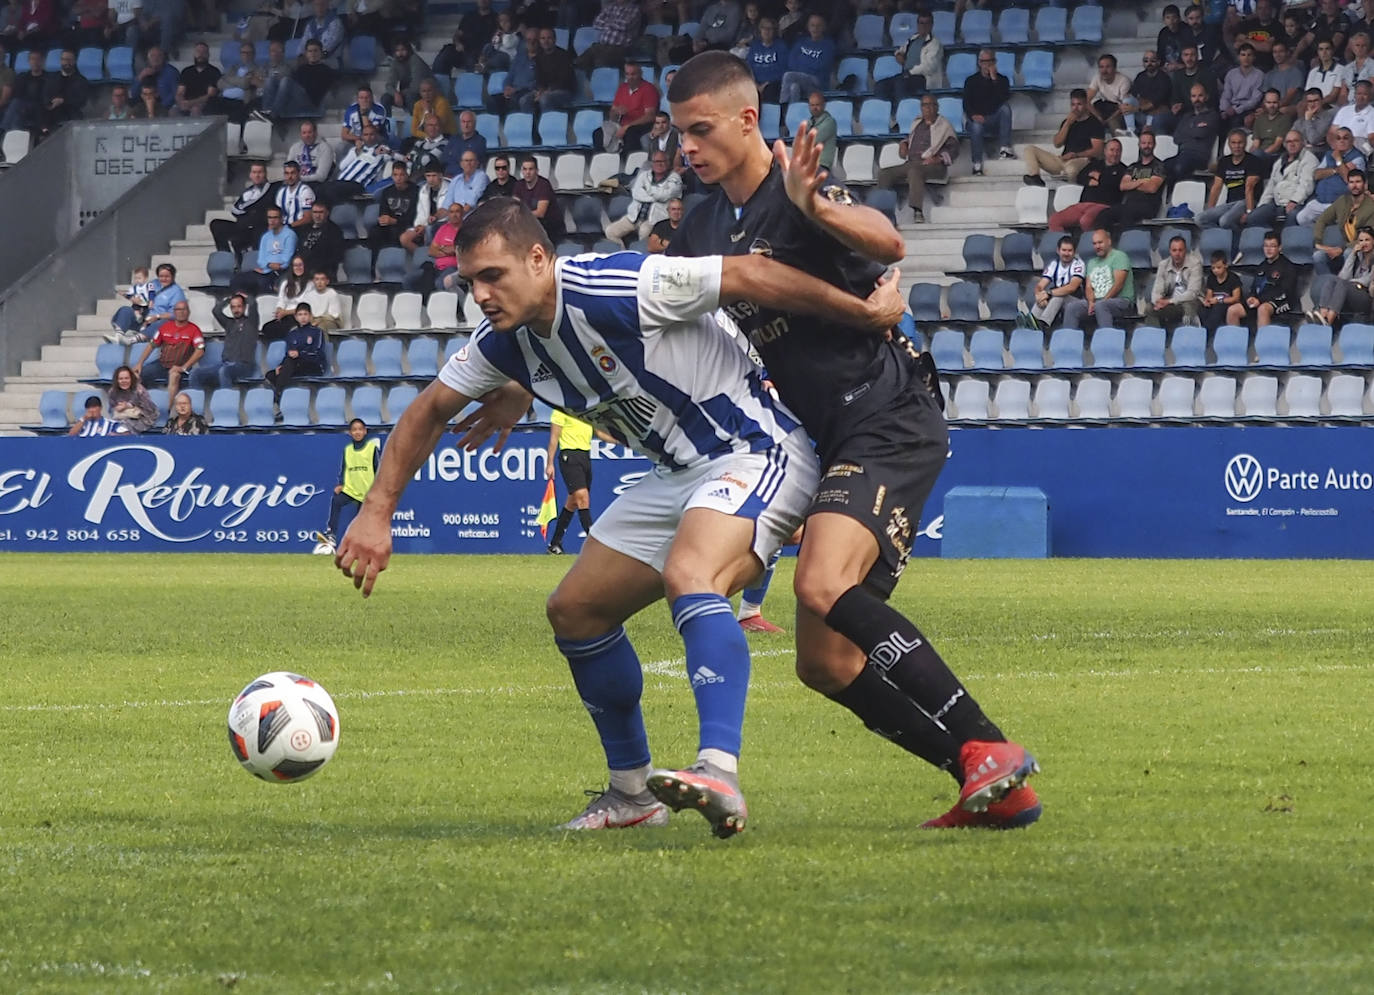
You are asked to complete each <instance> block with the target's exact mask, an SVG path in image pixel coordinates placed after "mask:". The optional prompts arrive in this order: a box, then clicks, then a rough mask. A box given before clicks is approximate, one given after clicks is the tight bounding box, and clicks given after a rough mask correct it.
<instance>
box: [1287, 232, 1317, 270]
mask: <svg viewBox="0 0 1374 995" xmlns="http://www.w3.org/2000/svg"><path fill="white" fill-rule="evenodd" d="M1282 237H1283V254H1284V255H1285V256H1286V257H1287V258H1288V261H1289V262H1290V263H1292V264H1293V265H1294V266H1311V265H1312V238H1313V232H1312V226H1311V225H1289V226H1288V227H1286V228H1284V229H1283V236H1282Z"/></svg>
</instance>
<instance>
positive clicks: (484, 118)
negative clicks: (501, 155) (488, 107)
mask: <svg viewBox="0 0 1374 995" xmlns="http://www.w3.org/2000/svg"><path fill="white" fill-rule="evenodd" d="M477 134H479V135H481V136H482V137H483V138H485V139H486V140H487V148H494V147H495V146H497V145H500V144H501V119H500V118H499V117H497V116H496V115H495V114H478V115H477Z"/></svg>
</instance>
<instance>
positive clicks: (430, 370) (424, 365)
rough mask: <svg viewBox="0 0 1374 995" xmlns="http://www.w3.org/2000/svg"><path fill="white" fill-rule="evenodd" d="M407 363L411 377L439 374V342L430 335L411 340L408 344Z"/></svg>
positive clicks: (426, 376)
mask: <svg viewBox="0 0 1374 995" xmlns="http://www.w3.org/2000/svg"><path fill="white" fill-rule="evenodd" d="M406 365H407V366H409V367H410V375H411V377H425V378H430V377H435V376H438V375H439V343H438V341H437V340H435V339H432V338H430V337H429V336H428V335H420V336H416V337H415V338H413V339H411V340H410V344H409V345H408V346H406Z"/></svg>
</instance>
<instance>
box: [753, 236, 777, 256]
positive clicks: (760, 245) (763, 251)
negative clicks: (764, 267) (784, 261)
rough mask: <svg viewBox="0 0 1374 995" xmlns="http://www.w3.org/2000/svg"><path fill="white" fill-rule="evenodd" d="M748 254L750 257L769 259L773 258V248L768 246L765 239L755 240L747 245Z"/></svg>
mask: <svg viewBox="0 0 1374 995" xmlns="http://www.w3.org/2000/svg"><path fill="white" fill-rule="evenodd" d="M749 254H750V255H751V256H767V257H769V258H770V259H771V258H772V257H773V246H772V245H770V244H769V242H768V239H766V238H756V239H754V241H752V242H751V243H749Z"/></svg>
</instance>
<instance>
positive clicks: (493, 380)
mask: <svg viewBox="0 0 1374 995" xmlns="http://www.w3.org/2000/svg"><path fill="white" fill-rule="evenodd" d="M495 335H496V333H495V332H493V331H492V330H491V326H490V325H487V324H486V323H483V324H482V325H481V326H479V327H478V329H477V331H476V332H475V333H473V336H472V339H471V341H469V342H468V344H467V345H465V346H463V348H461V349H459V350H458V351H457V352H455V353H454V354H453V355H452V356H450V357H449V359H448V362H447V363H445V364H444V365H443V366H442V367H441V368H440V370H439V382H440V383H442V384H443V385H444V386H445V387H448V388H450V389H452V390H456V391H457V392H458V393H460V394H462V395H463V396H464V397H469V398H472V399H473V400H476V399H477V398H479V397H481V396H482V395H483V394H485V393H486V392H487V391H489V390H495V389H496V388H497V387H500V386H502V385H504V384H505V383H507V382H508V381H509V380H510V379H511V378H510V377H509V376H507V375H506V374H505V373H503V372H501V370H500V369H498V368H497V367H496V365H495V364H494V363H492V362H491V360H489V359H488V358H487V357H486V356H485V355H484V354H483V351H482V347H483V343H484V341H486V340H488V339H493V338H494V336H495ZM489 344H491V345H495V344H496V343H495V342H494V341H493V342H491V343H489Z"/></svg>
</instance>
